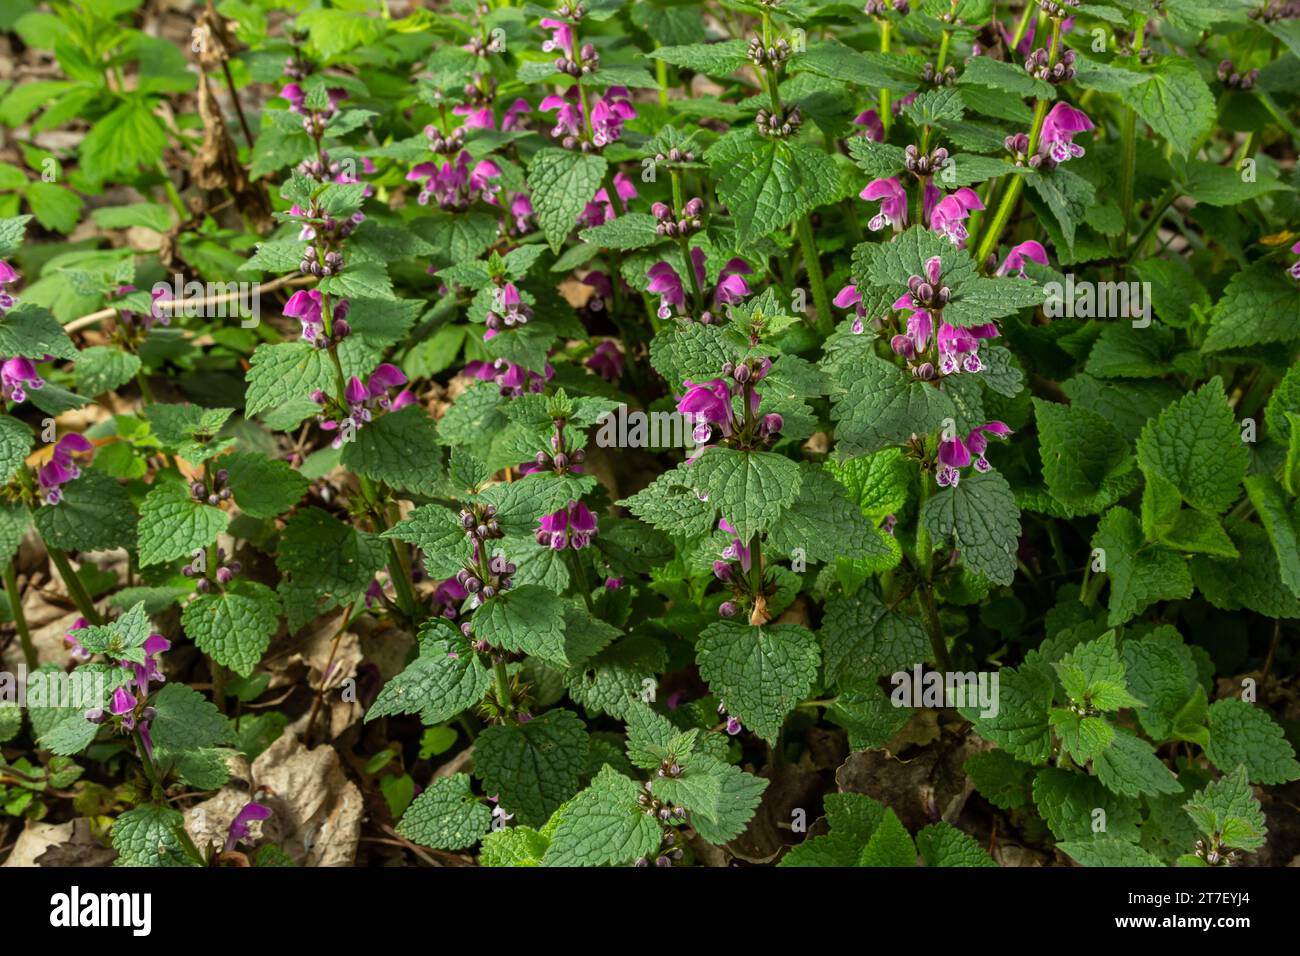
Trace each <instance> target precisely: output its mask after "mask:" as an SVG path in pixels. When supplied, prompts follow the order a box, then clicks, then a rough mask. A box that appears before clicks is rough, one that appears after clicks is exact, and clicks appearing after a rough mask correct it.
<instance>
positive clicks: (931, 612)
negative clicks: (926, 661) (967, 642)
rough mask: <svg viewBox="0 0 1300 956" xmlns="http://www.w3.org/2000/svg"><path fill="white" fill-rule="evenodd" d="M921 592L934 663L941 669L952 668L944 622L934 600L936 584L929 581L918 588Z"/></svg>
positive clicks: (948, 669)
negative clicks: (944, 632)
mask: <svg viewBox="0 0 1300 956" xmlns="http://www.w3.org/2000/svg"><path fill="white" fill-rule="evenodd" d="M918 590H919V592H920V594H921V612H922V615H923V616H924V617H925V630H926V633H927V634H929V635H930V649H931V650H932V651H933V652H934V663H935V666H936V667H938V668H939V670H941V671H944V672H947V671H951V670H952V664H951V663H950V662H949V659H948V645H947V643H946V642H945V641H944V637H943V623H942V622H941V621H940V620H939V607H938V605H937V604H935V600H934V585H932V584H931V583H930V582H929V581H926V582H925V583H924V584H922V585H921V587H920V588H918Z"/></svg>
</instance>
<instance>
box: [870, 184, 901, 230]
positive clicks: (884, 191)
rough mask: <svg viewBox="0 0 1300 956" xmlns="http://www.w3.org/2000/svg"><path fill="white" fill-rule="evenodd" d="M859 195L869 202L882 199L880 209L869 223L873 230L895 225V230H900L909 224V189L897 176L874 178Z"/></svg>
mask: <svg viewBox="0 0 1300 956" xmlns="http://www.w3.org/2000/svg"><path fill="white" fill-rule="evenodd" d="M859 195H860V198H862V199H865V200H867V201H868V202H875V201H876V200H879V201H880V211H879V212H878V213H876V215H874V216H872V217H871V221H870V222H868V223H867V225H868V226H869V227H870V228H871V229H872V231H876V230H880V229H884V228H885V227H886V226H893V227H894V231H895V232H898V231H900V230H901V229H903V227H905V226H906V225H907V191H906V190H905V189H903V187H902V185H901V184H900V183H899V181H898V177H897V176H890V177H889V178H888V179H873V180H872V181H871V182H869V183H867V187H866V188H865V189H864V190H862V192H861V193H860V194H859Z"/></svg>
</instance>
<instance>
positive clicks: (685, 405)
mask: <svg viewBox="0 0 1300 956" xmlns="http://www.w3.org/2000/svg"><path fill="white" fill-rule="evenodd" d="M771 367H772V360H771V359H767V358H764V359H746V360H745V361H743V362H740V363H738V364H733V363H731V362H727V363H725V364H724V365H723V366H722V377H721V378H714V379H710V380H709V381H707V382H701V383H698V384H697V383H695V382H691V381H689V380H688V381H686V382H685V383H684V385H685V388H686V391H685V394H683V395H682V397H681V398H680V399H678V401H677V411H678V412H679V413H680V414H682V415H686V416H689V417H692V418H694V420H695V422H696V425H695V428H694V430H692V432H691V438H692V439H693V440H694V441H695V442H696V443H697V444H699V445H701V446H703V445H704V443H705V442H708V441H709V440H710V439H711V438H713V437H714V434H713V429H714V428H715V427H716V428H717V429H718V437H720V438H724V439H730V440H732V442H733V443H739V444H742V445H745V446H750V445H753V446H755V447H767V446H769V445H771V444H774V443H775V442H776V440H777V439H778V438H779V437H780V434H781V429H782V428H784V427H785V421H784V420H783V419H782V418H781V416H780V415H778V414H777V413H775V412H770V413H768V414H767V415H764V416H763V417H762V418H759V417H758V409H759V404H760V402H761V398H762V397H761V396H760V395H759V393H758V392H757V391H755V390H754V385H755V384H757V383H758V382H759V381H761V380H762V379H763V377H764V376H766V375H767V373H768V371H769V370H770V369H771ZM744 396H748V405H747V407H746V403H745V399H744ZM736 397H740V398H741V408H742V410H741V412H740V414H739V415H737V413H736V405H735V403H734V402H733V398H736ZM702 451H703V448H702V447H701V448H700V449H698V450H697V451H696V452H695V454H694V455H692V456H691V459H689V460H692V461H693V460H694V459H695V457H697V456H698V455H699V454H700V452H702Z"/></svg>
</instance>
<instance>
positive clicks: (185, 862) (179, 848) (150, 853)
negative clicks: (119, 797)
mask: <svg viewBox="0 0 1300 956" xmlns="http://www.w3.org/2000/svg"><path fill="white" fill-rule="evenodd" d="M184 829H185V817H184V816H183V815H182V814H181V812H180V811H179V810H173V809H172V808H171V807H165V806H159V805H157V804H153V803H146V804H143V805H141V806H138V807H135V808H134V809H132V810H127V811H126V812H125V813H123V814H122V815H121V816H119V817H118V818H117V819H116V820H115V821H114V822H113V849H115V850H116V851H117V861H116V865H117V866H199V862H198V861H197V860H194V859H192V858H190V857H189V856H188V855H187V854H186V852H185V849H184V845H183V844H182V842H181V838H180V836H179V834H180V833H181V832H182V831H184Z"/></svg>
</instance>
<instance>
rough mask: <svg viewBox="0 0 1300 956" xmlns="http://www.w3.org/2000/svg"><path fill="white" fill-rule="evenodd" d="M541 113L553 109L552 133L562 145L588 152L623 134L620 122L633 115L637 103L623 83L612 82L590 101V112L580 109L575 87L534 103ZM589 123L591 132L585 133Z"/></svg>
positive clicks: (580, 103) (632, 117)
mask: <svg viewBox="0 0 1300 956" xmlns="http://www.w3.org/2000/svg"><path fill="white" fill-rule="evenodd" d="M537 108H538V109H539V110H540V111H541V112H543V113H550V112H552V111H554V112H555V126H554V127H552V129H551V136H552V137H553V138H554V139H558V140H559V141H560V145H561V146H563V147H564V148H565V149H575V148H576V149H581V150H583V151H584V152H589V151H591V150H593V149H600V148H602V147H605V146H608V145H609V144H610V143H613V142H616V141H618V140H619V139H621V138H622V136H623V124H624V123H626V122H627V121H628V120H630V119H635V118H636V107H634V106H633V105H632V100H631V94H630V93H629V92H628V89H627V87H626V86H611V87H610V88H609V89H607V90H606V91H605V93H604V95H602V96H600V97H597V98H596V101H595V102H594V103H592V104H591V115H590V116H589V117H588V116H587V115H586V114H584V113H583V105H582V99H581V97H580V96H579V93H578V88H577V87H576V86H575V87H571V88H570V89H569V90H568V91H567V92H565V93H562V94H560V93H552V94H551V95H550V96H548V97H546V98H545V99H544V100H542V102H541V103H540V104H539V105H538V107H537ZM588 124H589V125H590V135H588V128H587V127H588Z"/></svg>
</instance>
